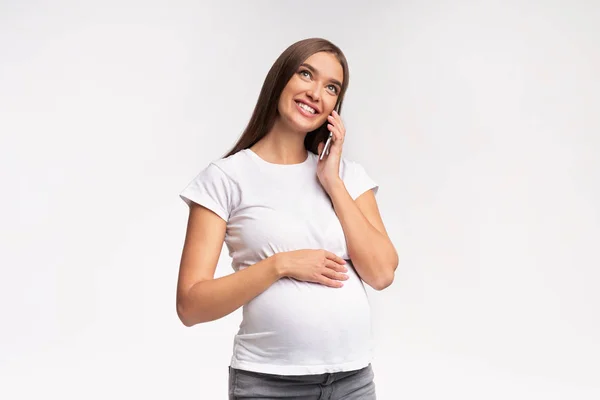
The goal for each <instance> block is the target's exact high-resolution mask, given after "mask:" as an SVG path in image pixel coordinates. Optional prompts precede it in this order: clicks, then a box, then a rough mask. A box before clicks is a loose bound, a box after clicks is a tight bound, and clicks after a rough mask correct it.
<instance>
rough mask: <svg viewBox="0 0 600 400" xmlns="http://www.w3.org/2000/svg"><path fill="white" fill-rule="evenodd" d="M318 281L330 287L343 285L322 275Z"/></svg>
mask: <svg viewBox="0 0 600 400" xmlns="http://www.w3.org/2000/svg"><path fill="white" fill-rule="evenodd" d="M319 283H321V284H323V285H325V286H329V287H332V288H341V287H342V286H344V284H343V283H342V282H340V281H335V280H333V279H329V278H326V277H324V276H323V277H322V278H321V280H320V281H319Z"/></svg>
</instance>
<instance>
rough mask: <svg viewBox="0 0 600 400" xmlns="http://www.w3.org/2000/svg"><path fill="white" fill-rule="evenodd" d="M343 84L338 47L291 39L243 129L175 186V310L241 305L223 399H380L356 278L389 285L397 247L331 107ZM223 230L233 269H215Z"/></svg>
mask: <svg viewBox="0 0 600 400" xmlns="http://www.w3.org/2000/svg"><path fill="white" fill-rule="evenodd" d="M347 87H348V64H347V61H346V58H345V56H344V54H343V53H342V51H341V50H340V49H339V48H338V47H337V46H335V45H334V44H332V43H331V42H329V41H327V40H324V39H320V38H312V39H305V40H301V41H299V42H297V43H294V44H292V45H291V46H290V47H288V48H287V49H286V50H285V51H284V52H283V53H282V54H281V55H280V56H279V58H278V59H277V60H276V61H275V63H274V64H273V66H272V67H271V69H270V71H269V73H268V74H267V77H266V79H265V81H264V84H263V87H262V90H261V92H260V95H259V98H258V102H257V104H256V107H255V109H254V112H253V114H252V117H251V119H250V122H249V123H248V126H247V127H246V129H245V130H244V132H243V134H242V136H241V137H240V139H239V141H238V142H237V143H236V144H235V146H234V147H233V149H232V150H231V151H230V152H229V153H228V154H226V155H225V156H224V157H223V158H221V159H218V160H215V161H213V162H210V163H209V164H208V166H207V167H206V168H204V169H203V170H202V171H201V172H200V173H199V174H198V175H197V176H196V177H195V178H194V179H193V180H192V181H191V182H190V183H189V184H188V185H187V187H185V189H184V190H183V191H182V192H181V194H180V196H181V198H182V199H183V200H184V201H185V202H186V203H187V204H188V205H189V219H188V224H187V232H186V236H185V242H184V246H183V253H182V257H181V264H180V268H179V279H178V283H177V313H178V315H179V318H180V319H181V321H182V322H183V323H184V324H185V325H186V326H193V325H195V324H199V323H202V322H208V321H213V320H216V319H218V318H221V317H223V316H225V315H228V314H230V313H231V312H233V311H235V310H237V309H238V308H239V307H243V320H242V322H241V324H240V327H239V331H238V332H237V334H236V335H235V338H234V343H233V355H232V357H231V362H230V365H229V398H230V399H257V398H261V399H282V398H296V399H361V400H370V399H375V383H374V380H373V379H374V372H373V369H372V367H371V359H372V355H373V338H372V332H371V315H370V308H369V301H368V297H367V293H366V291H365V287H364V286H363V285H364V284H363V282H364V283H366V284H368V285H369V286H371V287H372V288H374V289H375V290H382V289H384V288H386V287H388V286H389V285H390V284H391V283H392V281H393V278H394V271H395V270H396V267H397V265H398V254H397V252H396V249H395V248H394V246H393V244H392V242H391V240H390V238H389V237H388V234H387V232H386V229H385V227H384V224H383V222H382V220H381V216H380V214H379V210H378V207H377V202H376V200H375V195H376V193H377V190H378V185H377V184H376V183H375V182H374V181H373V180H372V179H371V178H370V177H369V175H368V174H367V173H366V171H365V169H364V168H363V167H362V165H360V164H359V163H358V162H356V161H350V160H348V159H346V158H345V157H342V146H343V143H344V137H345V134H346V130H345V128H344V124H343V123H342V120H341V118H340V115H339V113H338V112H336V110H338V111H339V110H341V105H342V102H343V98H344V94H345V92H346V89H347ZM330 135H331V136H332V138H331V139H332V140H331V141H330V143H329V146H328V148H327V149H325V150H326V151H323V150H324V147H325V143H326V142H327V139H328V138H329V136H330ZM223 242H225V243H226V245H227V248H228V250H229V255H230V256H231V257H232V259H233V261H232V267H233V270H234V273H233V274H230V275H227V276H224V277H221V278H218V279H215V278H214V273H215V269H216V265H217V263H218V259H219V255H220V253H221V248H222V246H223Z"/></svg>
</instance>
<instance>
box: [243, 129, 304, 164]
mask: <svg viewBox="0 0 600 400" xmlns="http://www.w3.org/2000/svg"><path fill="white" fill-rule="evenodd" d="M306 133H307V132H299V131H293V130H291V129H289V127H286V126H285V125H284V124H282V123H281V120H280V118H278V119H277V120H276V121H275V124H274V125H273V128H272V129H271V130H270V131H269V132H268V133H267V134H266V135H265V136H264V137H263V138H262V139H260V140H259V141H258V142H256V143H255V144H254V145H253V146H252V147H251V148H250V149H251V150H253V151H254V152H255V153H256V154H258V155H259V156H261V157H262V158H263V159H264V160H266V161H268V162H271V163H275V164H300V163H302V162H303V161H305V160H306V157H308V151H307V150H306V149H305V148H304V138H305V137H306Z"/></svg>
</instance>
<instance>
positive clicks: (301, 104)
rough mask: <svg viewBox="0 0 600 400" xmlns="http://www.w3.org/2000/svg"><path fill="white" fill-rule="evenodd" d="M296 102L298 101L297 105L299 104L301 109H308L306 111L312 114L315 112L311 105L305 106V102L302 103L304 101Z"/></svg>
mask: <svg viewBox="0 0 600 400" xmlns="http://www.w3.org/2000/svg"><path fill="white" fill-rule="evenodd" d="M297 103H298V105H299V106H300V108H302V109H303V110H306V111H308V112H309V113H311V114H314V113H315V112H316V111H315V109H314V108H312V107H309V106H307V105H306V104H304V103H300V102H299V101H298V102H297Z"/></svg>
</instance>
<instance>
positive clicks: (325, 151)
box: [319, 104, 340, 160]
mask: <svg viewBox="0 0 600 400" xmlns="http://www.w3.org/2000/svg"><path fill="white" fill-rule="evenodd" d="M339 109H340V105H339V104H338V105H337V106H335V111H336V112H337V113H339ZM332 140H333V133H332V132H331V131H330V132H329V137H328V138H327V141H326V142H325V146H323V151H322V152H321V155H320V156H319V160H322V159H323V157H324V156H325V154H329V146H330V145H331V141H332Z"/></svg>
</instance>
